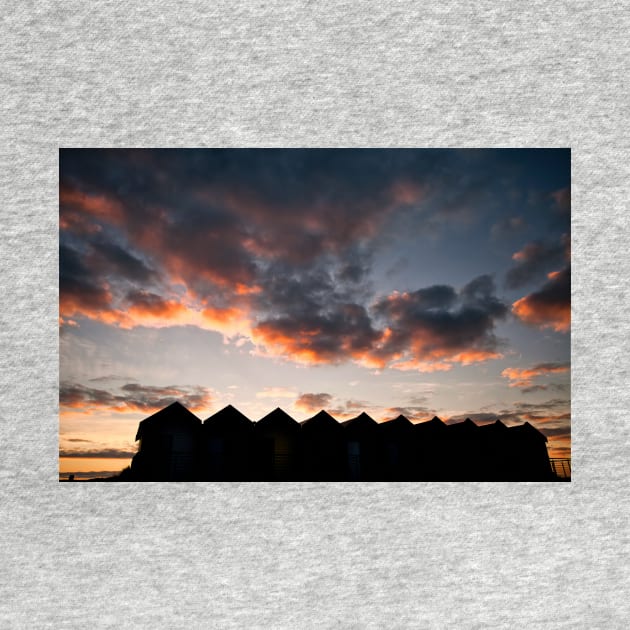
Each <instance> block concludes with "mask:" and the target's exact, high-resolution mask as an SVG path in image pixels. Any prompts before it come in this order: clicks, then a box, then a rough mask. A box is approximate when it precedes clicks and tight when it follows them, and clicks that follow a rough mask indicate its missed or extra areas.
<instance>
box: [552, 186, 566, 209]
mask: <svg viewBox="0 0 630 630" xmlns="http://www.w3.org/2000/svg"><path fill="white" fill-rule="evenodd" d="M551 198H552V199H553V200H554V202H555V206H556V208H557V209H558V210H560V211H563V212H569V211H570V210H571V189H570V188H569V187H568V186H567V187H566V188H560V189H559V190H555V191H554V192H552V193H551Z"/></svg>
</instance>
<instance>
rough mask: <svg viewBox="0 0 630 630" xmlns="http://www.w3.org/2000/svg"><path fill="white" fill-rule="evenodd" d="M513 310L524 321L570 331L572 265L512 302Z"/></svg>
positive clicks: (542, 326) (558, 330)
mask: <svg viewBox="0 0 630 630" xmlns="http://www.w3.org/2000/svg"><path fill="white" fill-rule="evenodd" d="M512 312H513V313H514V314H515V315H516V316H517V317H518V318H519V319H520V320H521V321H523V322H524V323H526V324H531V325H533V326H537V327H539V328H552V329H553V330H555V331H557V332H568V331H569V328H570V326H571V267H570V266H569V267H565V268H564V269H562V270H561V271H558V272H555V273H553V274H550V279H549V280H548V281H547V282H546V283H545V284H544V285H543V286H542V287H541V288H540V289H539V290H538V291H535V292H534V293H530V294H529V295H526V296H525V297H523V298H521V299H520V300H517V301H516V302H514V304H512Z"/></svg>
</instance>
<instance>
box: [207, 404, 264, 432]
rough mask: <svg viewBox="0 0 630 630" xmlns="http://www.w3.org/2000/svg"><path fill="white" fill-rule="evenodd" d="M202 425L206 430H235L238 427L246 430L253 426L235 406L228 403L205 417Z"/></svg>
mask: <svg viewBox="0 0 630 630" xmlns="http://www.w3.org/2000/svg"><path fill="white" fill-rule="evenodd" d="M203 426H204V427H205V428H206V429H208V430H216V431H229V430H232V431H236V430H239V429H242V430H246V431H247V430H249V429H251V428H252V427H253V426H254V423H253V422H252V421H251V420H250V419H249V418H248V417H247V416H246V415H244V414H243V413H241V412H240V411H239V410H238V409H236V407H233V406H232V405H228V406H227V407H223V409H221V410H220V411H217V412H216V413H215V414H214V415H212V416H210V417H209V418H206V420H205V421H204V423H203Z"/></svg>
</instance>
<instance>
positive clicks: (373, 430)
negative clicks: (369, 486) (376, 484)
mask: <svg viewBox="0 0 630 630" xmlns="http://www.w3.org/2000/svg"><path fill="white" fill-rule="evenodd" d="M341 426H342V427H343V429H344V431H345V442H346V453H347V477H346V478H347V479H349V480H350V481H359V480H363V481H377V477H378V472H379V463H380V462H379V459H380V458H379V452H378V447H379V445H378V423H377V422H376V421H375V420H374V419H373V418H370V416H368V415H367V413H365V412H363V413H361V414H359V415H358V416H357V417H356V418H352V419H350V420H346V421H345V422H342V423H341Z"/></svg>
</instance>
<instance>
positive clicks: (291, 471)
mask: <svg viewBox="0 0 630 630" xmlns="http://www.w3.org/2000/svg"><path fill="white" fill-rule="evenodd" d="M254 436H255V440H256V459H257V473H258V478H259V479H261V480H268V481H273V480H277V481H295V480H297V479H299V475H300V425H299V424H298V423H297V422H296V421H295V420H294V419H293V418H292V417H291V416H290V415H289V414H287V413H286V412H285V411H283V410H282V409H280V408H279V407H277V408H276V409H274V410H273V411H272V412H271V413H269V414H267V415H266V416H265V417H264V418H261V419H260V420H259V421H258V422H256V424H255V425H254Z"/></svg>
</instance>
